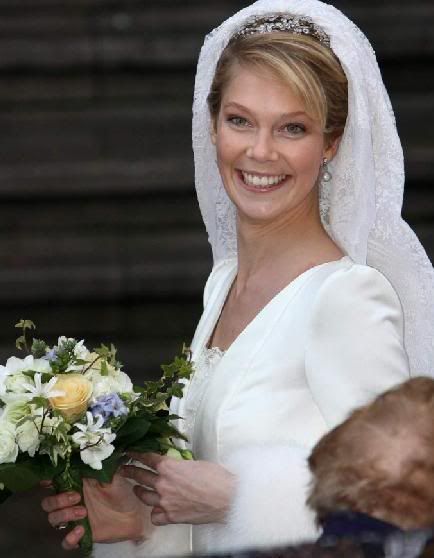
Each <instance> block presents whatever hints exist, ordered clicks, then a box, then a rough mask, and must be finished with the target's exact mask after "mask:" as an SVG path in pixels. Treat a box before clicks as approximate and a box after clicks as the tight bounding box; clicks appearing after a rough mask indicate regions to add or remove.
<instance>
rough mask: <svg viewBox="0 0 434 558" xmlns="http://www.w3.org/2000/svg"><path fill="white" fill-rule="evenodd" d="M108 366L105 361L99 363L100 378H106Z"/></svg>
mask: <svg viewBox="0 0 434 558" xmlns="http://www.w3.org/2000/svg"><path fill="white" fill-rule="evenodd" d="M108 373H109V371H108V366H107V361H106V360H103V361H101V376H108Z"/></svg>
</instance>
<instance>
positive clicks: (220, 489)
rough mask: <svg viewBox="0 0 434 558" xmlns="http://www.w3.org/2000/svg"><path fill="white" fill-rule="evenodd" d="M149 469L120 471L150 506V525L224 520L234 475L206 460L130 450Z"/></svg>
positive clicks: (233, 484)
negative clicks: (188, 459)
mask: <svg viewBox="0 0 434 558" xmlns="http://www.w3.org/2000/svg"><path fill="white" fill-rule="evenodd" d="M129 455H130V456H131V457H132V458H133V459H135V460H137V461H139V462H141V463H143V464H144V465H146V466H147V467H150V468H151V469H152V471H150V470H148V469H143V468H141V467H134V466H133V465H125V466H123V467H122V470H121V471H122V474H123V475H124V476H125V477H127V478H130V479H133V480H135V481H136V482H137V483H139V484H138V485H136V486H135V487H134V492H135V493H136V495H137V496H138V498H140V500H141V501H142V502H143V503H144V504H146V505H147V506H152V512H151V520H152V523H153V524H154V525H167V524H169V523H193V524H202V523H217V522H218V523H224V521H225V517H226V514H227V512H228V510H229V507H230V503H231V500H232V494H233V491H234V487H235V479H236V477H235V475H233V474H232V473H230V472H229V471H228V470H227V469H225V468H224V467H222V466H221V465H216V464H215V463H210V462H208V461H183V460H178V459H173V458H171V457H165V456H161V455H157V454H155V453H131V454H129Z"/></svg>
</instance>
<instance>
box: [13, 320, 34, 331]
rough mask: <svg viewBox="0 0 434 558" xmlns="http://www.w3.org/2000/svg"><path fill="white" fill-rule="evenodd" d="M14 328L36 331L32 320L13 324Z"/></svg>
mask: <svg viewBox="0 0 434 558" xmlns="http://www.w3.org/2000/svg"><path fill="white" fill-rule="evenodd" d="M15 327H17V328H18V329H36V326H35V324H34V323H33V322H32V320H20V321H19V322H18V323H17V324H15Z"/></svg>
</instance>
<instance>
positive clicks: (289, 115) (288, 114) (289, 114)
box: [223, 101, 309, 119]
mask: <svg viewBox="0 0 434 558" xmlns="http://www.w3.org/2000/svg"><path fill="white" fill-rule="evenodd" d="M229 107H235V108H237V109H238V110H244V111H246V112H251V111H250V110H249V109H248V108H247V107H245V106H243V105H240V104H239V103H236V102H235V101H230V102H229V103H226V104H224V105H223V109H227V108H229ZM294 116H307V117H308V118H309V115H308V114H307V112H306V111H304V110H297V111H295V112H285V113H284V114H281V115H279V118H282V119H284V118H293V117H294Z"/></svg>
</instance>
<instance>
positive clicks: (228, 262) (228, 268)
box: [203, 258, 237, 306]
mask: <svg viewBox="0 0 434 558" xmlns="http://www.w3.org/2000/svg"><path fill="white" fill-rule="evenodd" d="M236 267H237V258H227V259H224V260H220V261H219V262H217V263H216V264H215V265H214V266H213V268H212V270H211V273H210V274H209V277H208V279H207V282H206V285H205V289H204V294H203V302H204V306H206V304H207V302H208V300H209V297H210V295H211V293H212V292H213V291H214V289H215V288H218V286H219V285H221V284H222V283H223V282H224V280H225V279H226V278H227V277H228V275H230V274H231V273H233V271H234V269H235V268H236Z"/></svg>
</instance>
